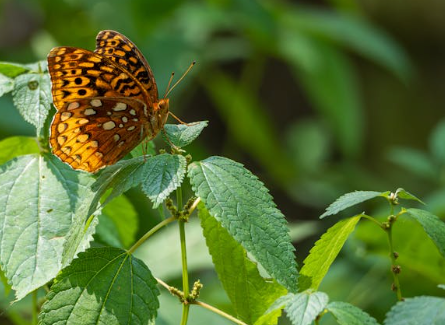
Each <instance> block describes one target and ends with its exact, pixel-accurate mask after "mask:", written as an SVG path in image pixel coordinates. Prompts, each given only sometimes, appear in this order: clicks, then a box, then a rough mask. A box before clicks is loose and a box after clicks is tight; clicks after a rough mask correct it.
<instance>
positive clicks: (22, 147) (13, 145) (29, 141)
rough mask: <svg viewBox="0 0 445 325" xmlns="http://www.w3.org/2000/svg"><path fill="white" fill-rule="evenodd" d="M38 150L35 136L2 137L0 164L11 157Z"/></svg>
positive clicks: (37, 151)
mask: <svg viewBox="0 0 445 325" xmlns="http://www.w3.org/2000/svg"><path fill="white" fill-rule="evenodd" d="M39 151H40V150H39V145H38V144H37V139H36V138H31V137H23V136H15V137H9V138H6V139H3V140H1V141H0V165H2V164H4V163H5V162H7V161H8V160H11V159H12V158H15V157H18V156H22V155H27V154H31V153H39Z"/></svg>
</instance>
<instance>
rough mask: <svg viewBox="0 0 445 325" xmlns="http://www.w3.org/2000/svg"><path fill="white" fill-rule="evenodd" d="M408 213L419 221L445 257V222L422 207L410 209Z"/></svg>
mask: <svg viewBox="0 0 445 325" xmlns="http://www.w3.org/2000/svg"><path fill="white" fill-rule="evenodd" d="M407 214H408V215H409V216H410V217H412V218H414V219H415V220H416V221H417V222H419V223H420V224H421V225H422V227H423V229H424V230H425V232H426V233H427V235H428V236H429V237H430V238H431V240H432V241H433V242H434V244H435V245H436V246H437V248H438V249H439V252H440V253H441V254H442V256H444V257H445V223H444V222H443V221H442V220H440V219H439V218H438V217H437V216H435V215H434V214H432V213H430V212H428V211H425V210H420V209H408V210H407Z"/></svg>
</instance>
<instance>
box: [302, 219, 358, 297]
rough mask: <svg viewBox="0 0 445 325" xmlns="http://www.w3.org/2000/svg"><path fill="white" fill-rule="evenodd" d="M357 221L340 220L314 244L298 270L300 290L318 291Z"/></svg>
mask: <svg viewBox="0 0 445 325" xmlns="http://www.w3.org/2000/svg"><path fill="white" fill-rule="evenodd" d="M359 220H360V216H356V217H353V218H349V219H343V220H340V221H339V222H337V223H336V224H335V225H333V226H332V227H331V228H329V229H328V231H327V232H326V233H324V234H323V235H322V236H321V238H320V239H319V240H318V241H317V242H316V243H315V245H314V247H312V249H311V251H310V253H309V255H308V256H307V257H306V259H305V260H304V262H303V263H304V265H303V267H302V268H301V270H300V290H306V289H309V288H311V289H313V290H317V289H318V287H319V286H320V283H321V281H322V280H323V278H324V277H325V275H326V273H328V270H329V268H330V267H331V265H332V263H333V262H334V260H335V258H336V257H337V255H338V253H339V252H340V250H341V248H342V247H343V245H344V244H345V242H346V240H347V239H348V237H349V235H350V234H351V233H352V232H353V231H354V229H355V225H356V224H357V222H358V221H359Z"/></svg>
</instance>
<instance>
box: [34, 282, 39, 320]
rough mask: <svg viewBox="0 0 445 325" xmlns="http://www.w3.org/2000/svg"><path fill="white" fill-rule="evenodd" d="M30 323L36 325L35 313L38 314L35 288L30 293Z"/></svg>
mask: <svg viewBox="0 0 445 325" xmlns="http://www.w3.org/2000/svg"><path fill="white" fill-rule="evenodd" d="M32 307H33V308H32V324H33V325H37V315H38V314H39V310H38V309H39V308H38V304H37V290H34V292H33V293H32Z"/></svg>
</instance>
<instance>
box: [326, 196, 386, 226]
mask: <svg viewBox="0 0 445 325" xmlns="http://www.w3.org/2000/svg"><path fill="white" fill-rule="evenodd" d="M388 194H389V192H375V191H355V192H351V193H347V194H344V195H342V196H340V197H339V198H338V199H337V200H335V202H334V203H332V204H331V205H330V206H328V207H327V208H326V212H325V213H323V214H322V215H321V216H320V219H322V218H324V217H327V216H330V215H334V214H337V213H339V212H340V211H343V210H345V209H347V208H350V207H352V206H354V205H357V204H359V203H362V202H364V201H367V200H370V199H373V198H375V197H378V196H382V197H386V196H387V195H388Z"/></svg>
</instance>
